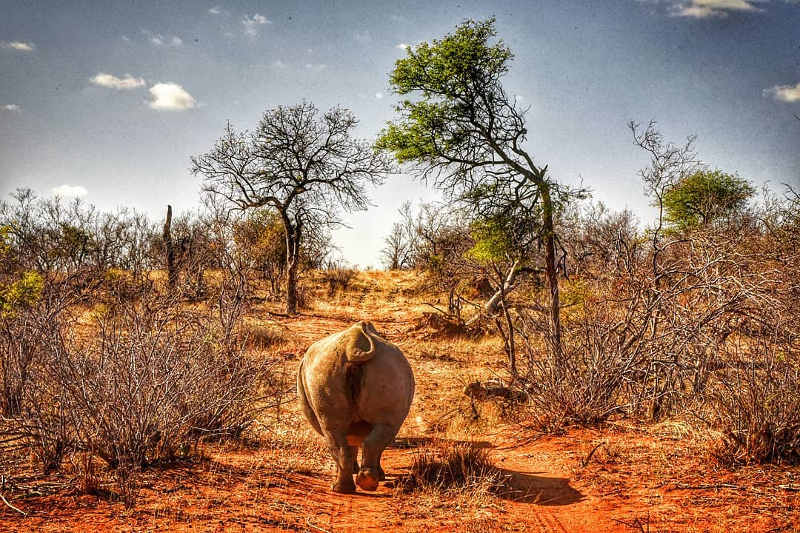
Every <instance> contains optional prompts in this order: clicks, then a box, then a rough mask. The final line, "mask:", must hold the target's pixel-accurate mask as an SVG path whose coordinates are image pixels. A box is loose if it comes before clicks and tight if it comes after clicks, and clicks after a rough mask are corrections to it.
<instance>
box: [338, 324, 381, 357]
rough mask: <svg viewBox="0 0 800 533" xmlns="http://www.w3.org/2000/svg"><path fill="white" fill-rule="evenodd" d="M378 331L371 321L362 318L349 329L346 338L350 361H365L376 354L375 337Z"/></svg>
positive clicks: (347, 354) (347, 353)
mask: <svg viewBox="0 0 800 533" xmlns="http://www.w3.org/2000/svg"><path fill="white" fill-rule="evenodd" d="M376 336H377V331H376V330H375V326H373V325H372V323H371V322H367V321H366V320H362V321H361V322H358V323H357V324H353V326H351V327H350V329H349V330H347V333H346V338H345V355H346V356H347V362H348V363H364V362H366V361H369V360H370V359H372V356H373V355H375V339H374V337H376Z"/></svg>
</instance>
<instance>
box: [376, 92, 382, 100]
mask: <svg viewBox="0 0 800 533" xmlns="http://www.w3.org/2000/svg"><path fill="white" fill-rule="evenodd" d="M375 98H377V99H378V100H380V99H381V98H383V93H382V92H377V93H375Z"/></svg>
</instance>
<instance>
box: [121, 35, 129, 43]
mask: <svg viewBox="0 0 800 533" xmlns="http://www.w3.org/2000/svg"><path fill="white" fill-rule="evenodd" d="M122 40H123V41H125V42H126V43H129V42H131V38H130V37H128V36H127V35H123V36H122Z"/></svg>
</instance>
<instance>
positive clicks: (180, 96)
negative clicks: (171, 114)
mask: <svg viewBox="0 0 800 533" xmlns="http://www.w3.org/2000/svg"><path fill="white" fill-rule="evenodd" d="M196 104H197V102H196V101H195V99H194V97H193V96H192V95H191V94H189V93H188V92H187V91H186V89H184V88H183V87H181V86H180V85H178V84H177V83H156V84H155V85H153V86H152V87H150V103H149V104H148V105H149V106H150V108H151V109H156V110H158V111H184V110H186V109H192V108H193V107H194V106H195V105H196Z"/></svg>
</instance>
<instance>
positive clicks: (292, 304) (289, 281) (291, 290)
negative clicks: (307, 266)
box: [286, 261, 297, 315]
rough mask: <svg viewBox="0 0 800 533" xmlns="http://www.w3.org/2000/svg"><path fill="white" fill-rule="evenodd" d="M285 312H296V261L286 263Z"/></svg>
mask: <svg viewBox="0 0 800 533" xmlns="http://www.w3.org/2000/svg"><path fill="white" fill-rule="evenodd" d="M286 266H287V268H286V314H287V315H294V314H297V263H296V262H295V261H292V262H291V263H289V264H288V265H286Z"/></svg>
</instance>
